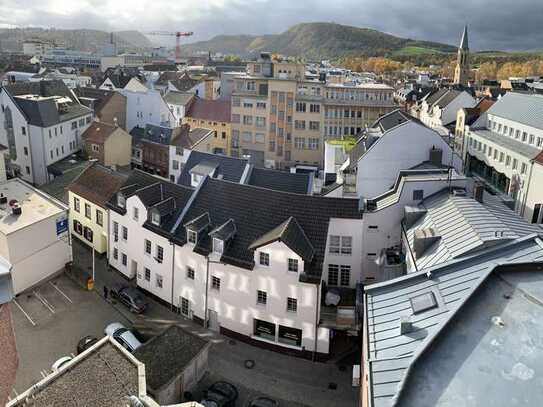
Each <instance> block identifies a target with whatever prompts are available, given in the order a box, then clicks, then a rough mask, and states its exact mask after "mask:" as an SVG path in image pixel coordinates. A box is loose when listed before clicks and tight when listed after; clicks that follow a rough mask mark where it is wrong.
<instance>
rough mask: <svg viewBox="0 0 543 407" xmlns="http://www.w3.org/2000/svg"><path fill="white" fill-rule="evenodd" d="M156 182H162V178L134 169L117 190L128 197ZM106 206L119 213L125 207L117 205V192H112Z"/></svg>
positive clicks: (122, 212) (123, 210)
mask: <svg viewBox="0 0 543 407" xmlns="http://www.w3.org/2000/svg"><path fill="white" fill-rule="evenodd" d="M158 182H163V179H162V178H159V177H156V176H154V175H151V174H148V173H146V172H143V171H141V170H137V169H136V170H134V171H132V172H131V173H130V175H129V176H128V178H127V179H126V180H125V182H124V183H123V184H122V186H121V188H119V190H120V191H122V192H123V195H124V196H125V198H127V199H128V198H129V197H131V196H132V195H134V194H135V193H136V191H138V190H140V189H142V188H145V187H148V186H149V185H153V184H156V183H158ZM149 206H151V205H149ZM107 207H108V208H111V209H112V210H114V211H115V212H118V213H121V214H124V213H125V212H126V211H125V209H123V208H121V207H119V206H117V194H114V195H113V196H112V197H111V198H110V199H109V201H108V202H107Z"/></svg>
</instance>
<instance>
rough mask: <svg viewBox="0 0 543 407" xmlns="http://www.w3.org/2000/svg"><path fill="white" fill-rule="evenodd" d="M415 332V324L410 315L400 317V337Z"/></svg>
mask: <svg viewBox="0 0 543 407" xmlns="http://www.w3.org/2000/svg"><path fill="white" fill-rule="evenodd" d="M412 330H413V324H412V322H411V317H410V316H409V315H403V316H401V317H400V335H405V334H408V333H409V332H411V331H412Z"/></svg>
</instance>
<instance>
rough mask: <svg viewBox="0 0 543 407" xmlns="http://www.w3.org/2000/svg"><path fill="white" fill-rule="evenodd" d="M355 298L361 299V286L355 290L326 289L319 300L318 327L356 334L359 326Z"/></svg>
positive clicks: (345, 288)
mask: <svg viewBox="0 0 543 407" xmlns="http://www.w3.org/2000/svg"><path fill="white" fill-rule="evenodd" d="M338 298H339V300H338ZM357 298H362V285H361V284H360V285H359V287H357V288H350V287H328V288H326V292H325V293H324V294H323V296H322V300H321V311H320V321H319V326H321V327H323V328H329V329H336V330H340V331H349V332H352V333H353V334H357V333H358V331H359V330H360V326H361V325H360V323H361V320H360V318H359V312H358V310H359V308H360V307H359V304H358V302H359V301H357ZM334 300H335V301H337V304H336V305H334V304H333V303H334V302H335V301H334Z"/></svg>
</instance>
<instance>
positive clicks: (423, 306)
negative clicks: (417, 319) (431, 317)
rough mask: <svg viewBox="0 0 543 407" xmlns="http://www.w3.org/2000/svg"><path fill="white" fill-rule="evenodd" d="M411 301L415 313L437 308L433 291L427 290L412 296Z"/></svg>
mask: <svg viewBox="0 0 543 407" xmlns="http://www.w3.org/2000/svg"><path fill="white" fill-rule="evenodd" d="M409 301H410V302H411V309H412V310H413V314H415V315H417V314H420V313H422V312H424V311H428V310H431V309H434V308H437V300H436V296H435V294H434V293H433V292H427V293H424V294H421V295H417V296H416V297H411V298H410V299H409Z"/></svg>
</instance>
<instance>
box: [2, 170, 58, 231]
mask: <svg viewBox="0 0 543 407" xmlns="http://www.w3.org/2000/svg"><path fill="white" fill-rule="evenodd" d="M0 194H3V196H5V197H7V199H8V203H9V202H10V201H11V200H14V199H15V200H17V201H18V203H19V205H20V206H21V209H22V213H21V215H12V214H11V212H10V209H9V205H8V206H7V207H6V208H5V209H0V233H2V234H4V235H8V234H10V233H13V232H16V231H17V230H19V229H22V228H25V227H27V226H30V225H33V224H34V223H37V222H40V221H42V220H44V219H47V218H50V217H52V216H60V215H61V214H63V213H65V211H66V210H67V208H66V207H65V206H64V205H63V204H62V203H61V202H60V201H57V200H56V199H55V198H53V197H51V196H49V195H47V194H46V193H44V192H41V191H39V190H38V189H36V188H34V187H32V186H31V185H29V184H27V183H26V182H24V181H22V180H20V179H18V178H14V179H11V180H8V181H6V182H4V183H3V184H0Z"/></svg>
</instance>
